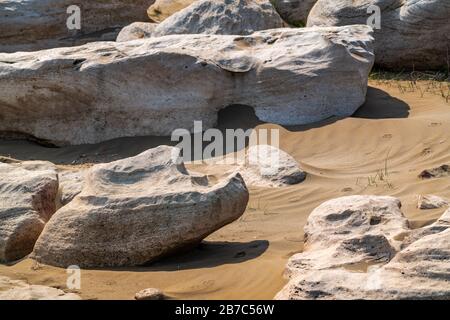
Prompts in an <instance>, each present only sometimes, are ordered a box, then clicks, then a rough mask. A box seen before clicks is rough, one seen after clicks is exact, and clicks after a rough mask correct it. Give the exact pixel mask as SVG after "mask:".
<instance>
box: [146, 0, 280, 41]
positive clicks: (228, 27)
mask: <svg viewBox="0 0 450 320" xmlns="http://www.w3.org/2000/svg"><path fill="white" fill-rule="evenodd" d="M283 26H284V22H283V20H282V19H281V17H280V16H279V14H278V13H277V12H276V11H275V9H274V7H273V6H272V4H271V3H270V2H269V1H268V0H225V1H217V0H198V1H196V2H194V3H193V4H191V5H190V6H188V7H186V8H184V9H182V10H180V11H178V12H177V13H175V14H173V15H172V16H170V17H169V18H167V19H166V20H164V21H163V22H162V23H160V24H159V25H158V26H157V27H156V28H155V30H154V31H153V32H152V36H154V37H161V36H165V35H170V34H200V33H204V34H230V35H249V34H252V33H253V32H255V31H259V30H266V29H275V28H282V27H283Z"/></svg>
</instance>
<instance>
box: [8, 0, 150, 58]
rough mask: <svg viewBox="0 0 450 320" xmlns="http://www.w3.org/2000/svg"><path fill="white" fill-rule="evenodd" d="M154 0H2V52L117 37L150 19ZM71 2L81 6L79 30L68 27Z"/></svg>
mask: <svg viewBox="0 0 450 320" xmlns="http://www.w3.org/2000/svg"><path fill="white" fill-rule="evenodd" d="M153 2H154V0H104V1H78V2H74V1H73V0H46V1H43V0H26V1H25V0H3V1H0V52H15V51H33V50H41V49H47V48H55V47H63V46H74V45H80V44H84V43H87V42H91V41H98V40H115V39H116V37H117V34H118V32H119V31H120V29H121V28H122V27H124V26H126V25H128V24H130V23H132V22H135V21H147V20H148V17H146V14H145V11H146V10H147V8H148V7H149V6H150V5H151V4H152V3H153ZM72 5H78V6H79V8H80V9H81V11H80V12H81V20H80V22H81V23H80V26H81V29H80V30H69V29H68V28H67V19H68V18H69V17H70V16H71V13H67V10H68V8H69V7H70V6H72Z"/></svg>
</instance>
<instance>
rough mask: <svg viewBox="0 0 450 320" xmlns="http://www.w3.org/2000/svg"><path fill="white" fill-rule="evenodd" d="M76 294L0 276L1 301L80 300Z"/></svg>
mask: <svg viewBox="0 0 450 320" xmlns="http://www.w3.org/2000/svg"><path fill="white" fill-rule="evenodd" d="M80 299H81V298H80V296H78V295H77V294H75V293H66V292H64V291H62V290H60V289H57V288H52V287H47V286H41V285H30V284H28V283H26V282H25V281H22V280H12V279H10V278H8V277H3V276H0V300H80Z"/></svg>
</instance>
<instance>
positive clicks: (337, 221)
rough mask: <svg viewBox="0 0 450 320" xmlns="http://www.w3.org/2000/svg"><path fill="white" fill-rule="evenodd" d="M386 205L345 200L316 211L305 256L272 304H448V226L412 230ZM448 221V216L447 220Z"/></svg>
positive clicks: (292, 264)
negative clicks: (425, 301)
mask: <svg viewBox="0 0 450 320" xmlns="http://www.w3.org/2000/svg"><path fill="white" fill-rule="evenodd" d="M400 206H401V204H400V201H399V200H397V199H395V198H391V197H375V196H350V197H343V198H339V199H335V200H331V201H328V202H326V203H324V204H322V205H321V206H319V207H318V208H317V209H315V210H314V211H313V212H312V213H311V216H310V217H309V219H308V223H307V226H306V227H305V233H306V240H305V251H304V252H303V253H300V254H297V255H294V256H293V257H292V258H291V259H290V261H289V263H288V267H287V274H288V275H289V277H290V282H289V283H288V284H287V285H286V286H285V288H284V289H283V290H282V291H281V292H279V293H278V295H277V296H276V298H277V299H449V298H450V283H449V281H448V272H449V270H450V249H449V248H450V229H448V228H449V227H450V224H449V223H447V224H444V223H443V222H442V221H438V222H436V224H435V225H432V226H429V227H427V228H426V229H427V230H423V231H422V232H419V231H418V230H411V229H409V227H408V223H407V220H406V219H405V218H404V217H403V215H402V213H401V211H400ZM446 214H447V216H448V213H446Z"/></svg>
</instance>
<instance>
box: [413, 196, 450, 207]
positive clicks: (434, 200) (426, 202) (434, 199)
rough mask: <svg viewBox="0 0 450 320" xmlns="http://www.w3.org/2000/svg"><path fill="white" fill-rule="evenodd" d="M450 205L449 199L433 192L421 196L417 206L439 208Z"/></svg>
mask: <svg viewBox="0 0 450 320" xmlns="http://www.w3.org/2000/svg"><path fill="white" fill-rule="evenodd" d="M448 205H449V203H448V201H447V200H445V199H443V198H441V197H438V196H435V195H432V194H427V195H423V196H419V197H418V200H417V208H419V209H422V210H426V209H437V208H442V207H447V206H448Z"/></svg>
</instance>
